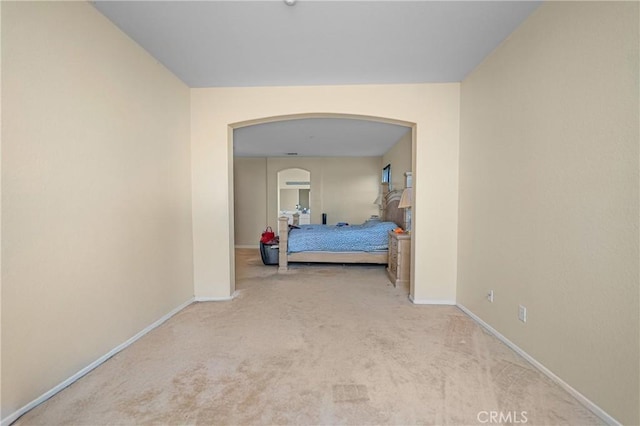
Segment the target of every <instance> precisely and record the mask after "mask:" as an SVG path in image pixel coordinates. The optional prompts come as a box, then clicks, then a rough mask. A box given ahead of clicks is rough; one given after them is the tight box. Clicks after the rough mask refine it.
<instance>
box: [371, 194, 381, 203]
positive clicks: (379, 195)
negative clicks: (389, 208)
mask: <svg viewBox="0 0 640 426" xmlns="http://www.w3.org/2000/svg"><path fill="white" fill-rule="evenodd" d="M373 204H376V205H378V206H381V205H382V194H378V197H377V198H376V200H375V201H374V202H373Z"/></svg>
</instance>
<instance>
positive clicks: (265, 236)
mask: <svg viewBox="0 0 640 426" xmlns="http://www.w3.org/2000/svg"><path fill="white" fill-rule="evenodd" d="M275 237H276V234H275V233H274V232H273V229H271V227H270V226H267V229H265V230H264V232H263V233H262V238H260V242H261V243H264V244H266V243H268V242H270V241H272V240H273V239H274V238H275Z"/></svg>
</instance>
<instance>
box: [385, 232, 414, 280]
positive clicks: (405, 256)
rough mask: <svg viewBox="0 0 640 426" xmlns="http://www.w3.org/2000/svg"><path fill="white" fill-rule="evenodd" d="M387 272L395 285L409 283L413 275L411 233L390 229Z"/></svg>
mask: <svg viewBox="0 0 640 426" xmlns="http://www.w3.org/2000/svg"><path fill="white" fill-rule="evenodd" d="M388 263H389V264H388V266H387V274H389V279H390V280H391V282H392V283H393V286H394V287H397V286H398V285H405V284H407V285H409V280H410V276H411V235H409V234H396V233H395V232H393V231H389V261H388Z"/></svg>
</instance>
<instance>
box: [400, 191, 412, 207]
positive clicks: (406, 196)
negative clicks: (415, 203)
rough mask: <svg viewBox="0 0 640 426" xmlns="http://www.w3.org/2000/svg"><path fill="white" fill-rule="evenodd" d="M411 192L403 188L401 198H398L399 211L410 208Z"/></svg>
mask: <svg viewBox="0 0 640 426" xmlns="http://www.w3.org/2000/svg"><path fill="white" fill-rule="evenodd" d="M411 190H412V189H411V188H405V189H404V191H402V196H401V197H400V203H398V208H399V209H407V208H409V207H411V204H412V200H413V194H412V192H411Z"/></svg>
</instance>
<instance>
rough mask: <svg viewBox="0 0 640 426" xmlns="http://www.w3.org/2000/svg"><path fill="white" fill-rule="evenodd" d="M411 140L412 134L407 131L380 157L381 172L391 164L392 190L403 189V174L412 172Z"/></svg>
mask: <svg viewBox="0 0 640 426" xmlns="http://www.w3.org/2000/svg"><path fill="white" fill-rule="evenodd" d="M411 140H412V133H411V131H409V132H407V134H406V135H404V136H403V137H402V138H400V140H399V141H398V142H397V143H396V144H395V145H393V146H392V147H391V149H390V150H389V151H387V152H386V153H385V154H384V155H383V156H382V161H381V163H380V170H381V171H382V168H383V167H386V165H387V164H391V188H392V189H402V188H404V174H405V172H410V171H411V170H412V168H411Z"/></svg>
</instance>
